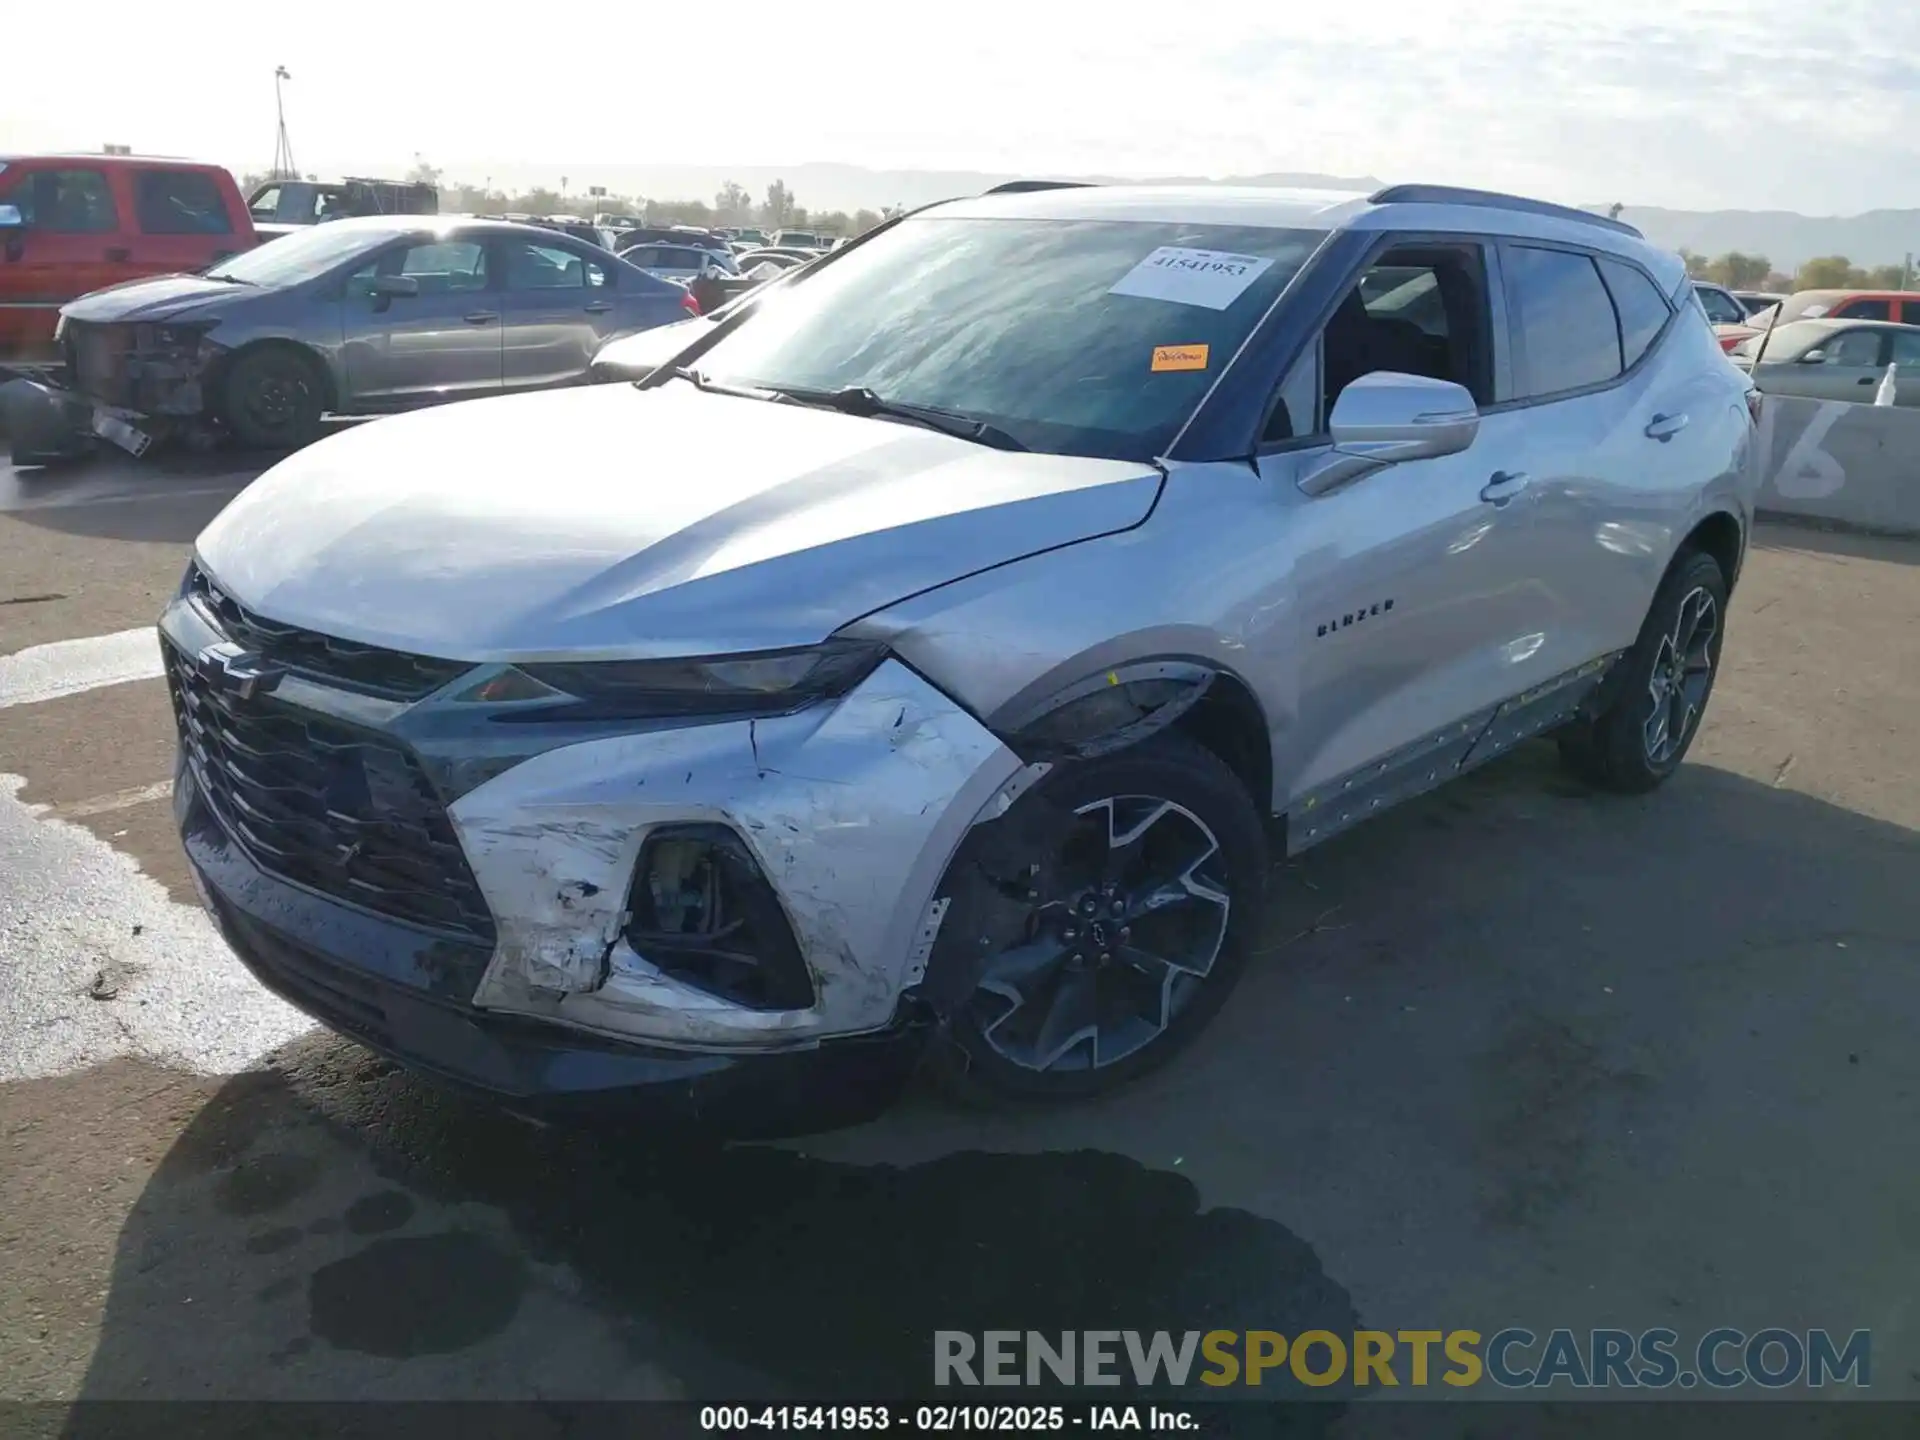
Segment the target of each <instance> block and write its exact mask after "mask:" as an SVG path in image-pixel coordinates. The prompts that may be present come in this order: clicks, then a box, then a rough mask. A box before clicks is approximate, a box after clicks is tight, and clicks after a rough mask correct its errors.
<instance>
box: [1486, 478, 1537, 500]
mask: <svg viewBox="0 0 1920 1440" xmlns="http://www.w3.org/2000/svg"><path fill="white" fill-rule="evenodd" d="M1532 483H1533V477H1532V476H1531V475H1528V474H1526V473H1525V472H1523V471H1519V470H1496V471H1494V472H1493V478H1492V479H1491V480H1489V481H1487V483H1486V486H1485V488H1483V489H1482V490H1481V491H1480V498H1481V499H1482V500H1485V501H1486V502H1487V503H1488V504H1491V505H1505V504H1506V503H1507V502H1508V501H1509V500H1511V499H1513V497H1514V496H1516V495H1518V494H1519V493H1520V492H1521V491H1522V490H1524V489H1526V488H1527V486H1529V485H1531V484H1532Z"/></svg>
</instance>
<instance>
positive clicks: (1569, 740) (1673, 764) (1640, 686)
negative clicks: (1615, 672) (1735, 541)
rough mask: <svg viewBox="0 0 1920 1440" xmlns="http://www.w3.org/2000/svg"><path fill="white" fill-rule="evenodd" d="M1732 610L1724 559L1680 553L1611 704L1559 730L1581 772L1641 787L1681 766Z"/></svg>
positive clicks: (1603, 784) (1608, 783)
mask: <svg viewBox="0 0 1920 1440" xmlns="http://www.w3.org/2000/svg"><path fill="white" fill-rule="evenodd" d="M1726 611H1727V582H1726V577H1725V576H1724V575H1722V574H1721V573H1720V565H1719V563H1718V562H1717V561H1716V560H1714V558H1713V557H1712V556H1710V555H1705V554H1702V553H1700V552H1699V551H1689V552H1687V553H1685V554H1683V555H1681V556H1680V558H1679V559H1678V560H1677V561H1675V562H1674V566H1673V569H1672V570H1670V571H1669V572H1668V573H1667V578H1666V579H1665V580H1664V581H1662V582H1661V585H1660V589H1659V592H1658V593H1657V594H1656V595H1655V596H1654V599H1653V605H1652V607H1651V608H1650V609H1649V610H1648V612H1647V618H1646V621H1645V623H1644V624H1643V625H1642V626H1641V628H1640V638H1639V639H1638V640H1637V641H1636V642H1635V643H1634V647H1633V649H1631V650H1629V651H1628V652H1627V653H1626V655H1625V656H1623V657H1622V658H1621V660H1620V662H1619V663H1620V664H1621V666H1623V667H1624V669H1623V671H1622V674H1621V677H1620V682H1619V687H1618V689H1617V690H1615V692H1614V698H1613V700H1612V703H1611V704H1609V706H1608V707H1607V709H1605V710H1604V711H1602V712H1601V713H1600V714H1598V715H1596V716H1594V717H1592V718H1591V719H1589V720H1585V721H1581V722H1578V723H1576V724H1574V725H1570V726H1568V727H1567V728H1566V729H1565V730H1563V731H1561V732H1560V754H1561V758H1562V759H1563V760H1565V761H1566V763H1567V765H1568V767H1569V768H1570V769H1572V770H1573V771H1574V773H1576V774H1577V775H1579V776H1580V778H1581V779H1583V780H1585V781H1587V782H1588V783H1589V784H1591V785H1596V786H1598V787H1600V788H1601V789H1603V790H1615V791H1619V792H1621V793H1623V794H1640V793H1643V792H1645V791H1648V790H1652V789H1653V788H1654V787H1655V786H1657V785H1660V784H1662V783H1664V782H1665V781H1666V779H1667V778H1668V777H1669V776H1670V775H1672V774H1673V772H1674V771H1675V770H1677V769H1679V768H1680V762H1681V760H1683V759H1684V758H1685V757H1686V753H1687V750H1688V748H1689V747H1690V746H1691V745H1692V744H1693V739H1694V736H1696V735H1698V734H1699V733H1700V721H1701V718H1702V717H1703V716H1704V715H1705V714H1706V709H1707V700H1708V697H1709V696H1711V695H1712V693H1713V682H1714V677H1715V676H1716V675H1717V674H1718V673H1719V669H1720V644H1721V640H1722V639H1723V637H1724V634H1725V618H1726Z"/></svg>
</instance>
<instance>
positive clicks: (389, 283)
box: [373, 275, 420, 300]
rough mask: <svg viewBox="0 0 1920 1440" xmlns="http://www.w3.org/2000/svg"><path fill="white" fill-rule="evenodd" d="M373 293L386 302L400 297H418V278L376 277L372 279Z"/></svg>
mask: <svg viewBox="0 0 1920 1440" xmlns="http://www.w3.org/2000/svg"><path fill="white" fill-rule="evenodd" d="M373 293H374V294H376V295H379V296H382V297H384V298H385V299H388V300H391V299H393V298H394V297H396V296H401V295H418V294H419V293H420V277H419V276H418V275H376V276H374V277H373Z"/></svg>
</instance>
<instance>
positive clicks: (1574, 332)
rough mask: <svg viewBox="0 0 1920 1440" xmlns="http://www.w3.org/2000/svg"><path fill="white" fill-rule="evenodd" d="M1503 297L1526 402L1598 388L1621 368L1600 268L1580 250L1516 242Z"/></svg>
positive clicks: (1616, 330)
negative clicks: (1542, 247)
mask: <svg viewBox="0 0 1920 1440" xmlns="http://www.w3.org/2000/svg"><path fill="white" fill-rule="evenodd" d="M1506 261H1507V264H1506V271H1507V298H1508V309H1509V310H1510V312H1511V314H1512V325H1513V328H1514V332H1515V335H1516V338H1517V339H1518V341H1519V347H1518V348H1519V354H1520V359H1521V362H1522V367H1523V371H1524V373H1523V374H1521V375H1520V376H1519V377H1518V379H1519V382H1520V384H1519V390H1520V394H1521V395H1522V396H1524V397H1526V398H1528V399H1533V398H1537V397H1540V396H1544V395H1558V394H1561V393H1562V392H1564V391H1568V390H1579V389H1581V388H1583V387H1585V386H1588V385H1600V384H1604V383H1605V382H1606V381H1608V380H1611V379H1613V378H1614V377H1615V376H1617V375H1618V374H1619V373H1620V371H1621V364H1620V329H1619V326H1618V325H1617V324H1616V322H1615V319H1614V313H1613V301H1612V300H1611V299H1609V298H1608V296H1607V287H1606V286H1605V285H1603V284H1601V283H1600V272H1599V271H1598V270H1597V269H1595V268H1594V263H1593V261H1592V260H1590V259H1588V258H1587V257H1586V256H1585V255H1576V254H1572V253H1570V252H1568V251H1565V250H1541V249H1537V248H1536V247H1534V246H1531V245H1516V246H1514V247H1512V249H1510V250H1509V251H1508V252H1507V255H1506Z"/></svg>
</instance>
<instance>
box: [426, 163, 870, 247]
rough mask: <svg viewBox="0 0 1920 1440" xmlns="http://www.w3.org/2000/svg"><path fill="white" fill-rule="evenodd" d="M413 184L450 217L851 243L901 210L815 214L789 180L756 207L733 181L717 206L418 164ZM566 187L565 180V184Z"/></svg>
mask: <svg viewBox="0 0 1920 1440" xmlns="http://www.w3.org/2000/svg"><path fill="white" fill-rule="evenodd" d="M407 179H408V180H409V181H411V182H414V183H418V184H426V185H433V186H436V187H437V188H438V189H439V191H440V208H441V209H442V210H443V211H446V212H448V213H450V214H455V215H461V214H476V215H478V214H485V215H498V214H503V213H512V214H516V215H578V216H580V217H581V218H583V219H590V218H591V217H593V216H595V215H623V216H627V217H629V218H631V219H634V220H637V221H640V222H641V223H642V224H646V225H701V226H708V227H713V228H730V229H739V228H744V227H747V226H755V227H758V228H760V229H762V230H781V229H791V230H818V231H824V232H826V233H827V234H830V235H845V236H848V237H849V238H851V237H852V236H855V235H860V234H863V233H865V232H866V231H868V230H871V229H872V228H873V227H874V226H876V225H878V224H879V223H880V222H881V221H882V220H885V219H886V218H887V217H888V216H890V215H892V214H893V213H894V212H895V210H896V209H897V208H898V207H889V208H888V209H886V210H866V209H861V210H855V211H852V212H848V211H845V210H809V209H808V208H807V207H806V206H805V205H802V204H801V203H800V202H799V200H798V199H797V198H795V196H794V193H793V191H792V190H790V189H788V188H787V183H786V182H785V181H784V180H775V181H774V182H773V183H772V184H771V185H769V186H767V193H766V195H765V197H764V198H763V199H761V200H760V201H758V202H756V201H755V200H754V198H753V196H752V195H751V194H750V193H748V191H747V188H746V187H745V186H744V185H740V184H737V183H735V182H734V181H732V180H729V181H727V183H726V184H724V185H722V186H721V187H720V189H719V191H718V192H717V193H716V194H715V195H714V197H713V200H712V201H711V202H708V201H705V200H656V199H651V198H649V197H647V196H644V195H573V194H567V193H564V192H562V191H560V190H551V189H547V188H545V187H535V188H534V189H532V190H523V191H520V192H517V193H515V192H510V191H506V190H496V189H493V188H491V187H490V186H487V185H472V184H468V183H465V182H462V181H448V180H446V179H445V177H444V175H443V173H442V172H441V171H440V170H439V168H438V167H436V166H433V165H430V164H428V163H427V162H426V161H425V160H420V161H417V162H416V163H415V165H414V167H413V169H412V170H411V171H409V172H408V174H407ZM561 183H562V184H563V185H564V184H565V183H566V182H565V181H564V180H563V181H562V182H561Z"/></svg>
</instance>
